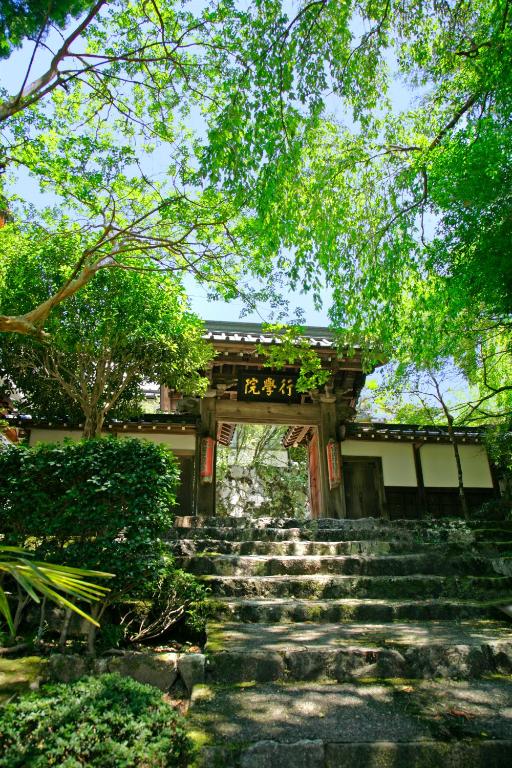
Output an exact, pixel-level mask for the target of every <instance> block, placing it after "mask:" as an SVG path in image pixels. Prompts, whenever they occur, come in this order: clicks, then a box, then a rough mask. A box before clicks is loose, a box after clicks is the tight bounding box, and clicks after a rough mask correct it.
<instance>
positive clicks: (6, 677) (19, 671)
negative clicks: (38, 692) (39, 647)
mask: <svg viewBox="0 0 512 768" xmlns="http://www.w3.org/2000/svg"><path fill="white" fill-rule="evenodd" d="M47 664H48V662H47V660H46V659H42V658H41V657H40V656H25V657H23V658H21V659H0V694H10V693H17V692H18V691H28V690H34V689H35V688H38V687H39V683H40V682H41V681H42V680H43V679H44V678H45V675H46V667H47Z"/></svg>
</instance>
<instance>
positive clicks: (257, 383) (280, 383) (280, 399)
mask: <svg viewBox="0 0 512 768" xmlns="http://www.w3.org/2000/svg"><path fill="white" fill-rule="evenodd" d="M296 384H297V377H296V376H289V375H287V374H283V373H260V372H258V373H254V372H253V371H249V372H247V373H240V374H239V376H238V387H237V397H238V400H245V401H252V402H258V403H300V401H301V394H300V392H297V389H296Z"/></svg>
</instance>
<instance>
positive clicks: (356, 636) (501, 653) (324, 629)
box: [206, 622, 512, 683]
mask: <svg viewBox="0 0 512 768" xmlns="http://www.w3.org/2000/svg"><path fill="white" fill-rule="evenodd" d="M208 638H209V639H208V644H207V647H206V650H207V652H209V679H210V680H214V681H215V682H219V683H222V682H228V681H229V682H243V681H250V680H256V681H259V682H268V681H275V680H288V681H289V680H324V679H328V680H336V681H338V682H342V681H350V680H357V679H361V678H368V677H373V678H376V677H416V678H434V677H444V678H455V679H469V678H477V677H481V676H483V675H485V674H490V673H493V674H494V673H503V674H510V673H512V631H511V629H509V628H508V627H507V626H506V625H505V624H503V623H502V624H499V623H498V622H496V623H493V622H482V623H481V625H480V626H479V625H478V623H465V624H462V625H457V624H455V623H454V622H432V624H426V623H424V624H394V625H393V624H390V625H385V624H377V625H360V624H345V625H343V624H316V625H314V624H313V625H311V624H300V623H298V624H295V625H279V624H275V625H265V624H261V625H232V624H231V625H225V626H222V625H221V626H215V627H213V626H210V627H209V630H208Z"/></svg>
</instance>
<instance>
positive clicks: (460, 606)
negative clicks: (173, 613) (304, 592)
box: [212, 598, 502, 624]
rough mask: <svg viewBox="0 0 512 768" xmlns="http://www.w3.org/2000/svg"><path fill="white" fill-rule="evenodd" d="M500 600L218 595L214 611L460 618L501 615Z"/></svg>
mask: <svg viewBox="0 0 512 768" xmlns="http://www.w3.org/2000/svg"><path fill="white" fill-rule="evenodd" d="M500 604H502V601H501V600H494V601H485V602H484V601H482V602H479V601H475V600H473V601H471V600H441V599H439V600H435V599H432V600H407V599H405V600H392V599H381V600H376V599H372V600H371V599H366V600H364V599H363V600H358V599H341V600H297V599H296V600H293V599H291V600H290V599H286V598H272V599H270V598H267V599H263V600H245V599H242V598H230V599H228V598H223V599H217V600H216V601H215V603H214V604H213V606H212V614H213V615H214V617H215V618H216V619H218V620H219V621H226V622H228V621H229V622H233V621H240V622H247V623H262V624H273V623H287V624H290V623H296V622H304V621H311V622H316V623H337V622H353V621H356V622H359V621H361V622H362V621H368V622H371V623H385V622H395V621H399V622H403V621H461V620H463V619H471V618H481V619H485V618H492V619H498V618H502V616H501V615H500V611H499V608H498V606H499V605H500Z"/></svg>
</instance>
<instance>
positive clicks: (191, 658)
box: [178, 653, 205, 693]
mask: <svg viewBox="0 0 512 768" xmlns="http://www.w3.org/2000/svg"><path fill="white" fill-rule="evenodd" d="M204 668H205V656H204V654H202V653H183V654H181V655H180V656H179V658H178V672H179V674H180V676H181V679H182V680H183V682H184V683H185V685H186V687H187V690H188V692H189V693H191V692H192V688H193V687H194V685H197V684H199V683H204Z"/></svg>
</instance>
